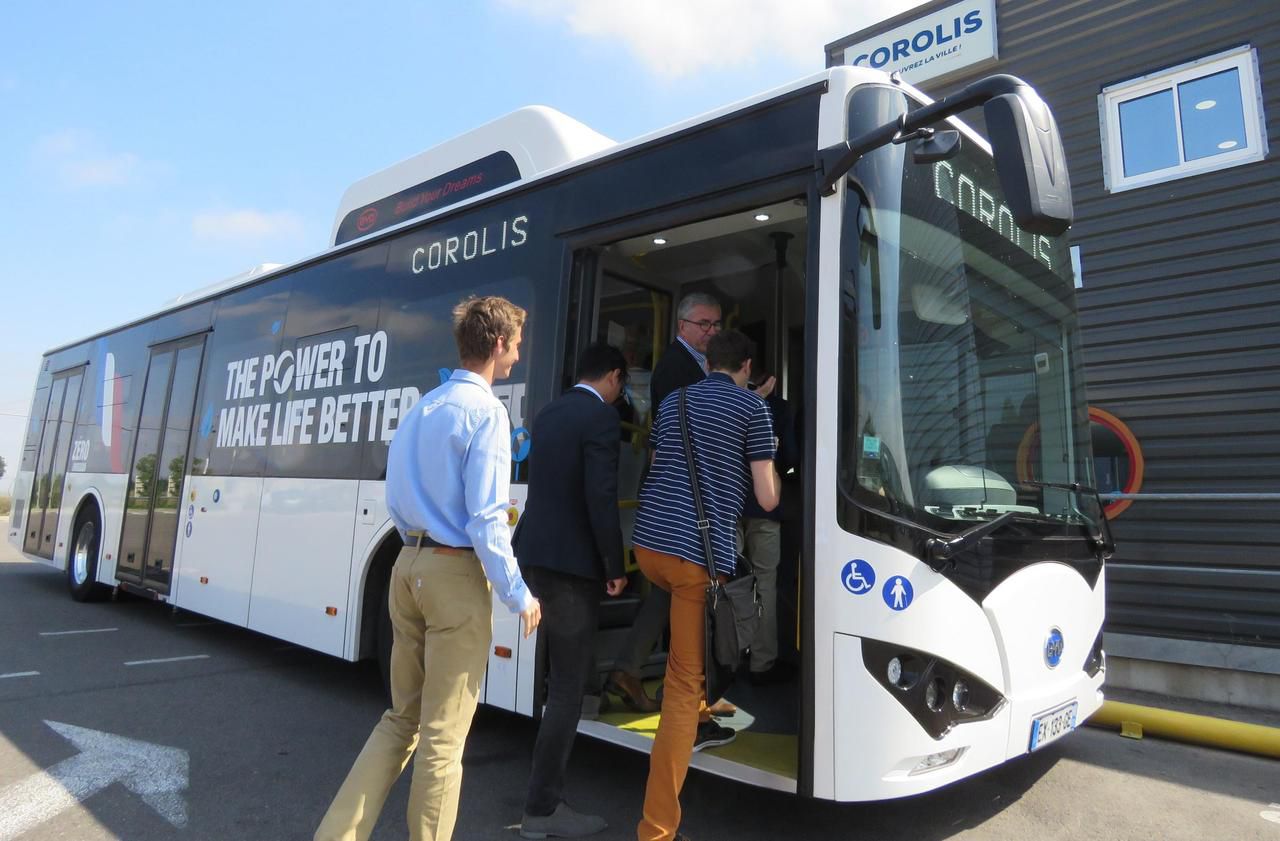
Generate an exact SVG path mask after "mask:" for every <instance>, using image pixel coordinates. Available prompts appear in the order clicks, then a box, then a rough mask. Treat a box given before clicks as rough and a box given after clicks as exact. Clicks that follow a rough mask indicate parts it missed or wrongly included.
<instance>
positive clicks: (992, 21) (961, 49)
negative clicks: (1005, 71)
mask: <svg viewBox="0 0 1280 841" xmlns="http://www.w3.org/2000/svg"><path fill="white" fill-rule="evenodd" d="M860 35H861V33H855V34H854V35H851V36H850V38H859V36H860ZM839 43H840V42H836V44H833V45H832V47H838V45H839ZM997 55H998V51H997V45H996V9H995V0H972V2H965V3H953V4H952V5H950V6H946V7H944V8H942V9H939V10H937V11H935V12H932V13H930V14H928V15H925V16H924V17H920V18H916V19H915V20H912V21H909V22H908V23H904V24H902V25H901V26H896V27H894V28H893V29H890V30H887V31H884V32H880V33H878V34H875V35H871V36H869V37H866V38H859V40H858V41H856V42H854V43H851V44H847V45H845V46H844V51H843V54H841V53H840V52H839V51H838V50H837V49H832V48H831V47H829V48H828V56H829V63H833V64H852V65H854V66H855V67H871V68H874V69H876V70H883V71H885V72H886V73H893V72H900V73H901V74H902V78H903V79H904V80H905V81H907V82H910V83H912V84H919V83H920V82H923V81H925V80H928V79H935V78H937V77H939V76H945V75H947V74H948V73H953V72H955V71H957V70H960V69H962V68H965V67H969V66H971V65H973V64H977V63H978V62H981V61H987V60H990V59H994V58H996V57H997Z"/></svg>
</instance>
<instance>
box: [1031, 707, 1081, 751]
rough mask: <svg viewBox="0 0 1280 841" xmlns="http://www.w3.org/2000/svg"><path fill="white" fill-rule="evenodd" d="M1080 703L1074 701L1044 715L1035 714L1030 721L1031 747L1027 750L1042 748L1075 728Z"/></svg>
mask: <svg viewBox="0 0 1280 841" xmlns="http://www.w3.org/2000/svg"><path fill="white" fill-rule="evenodd" d="M1079 707H1080V705H1079V704H1078V703H1076V702H1075V701H1072V702H1071V703H1070V704H1067V705H1066V706H1063V707H1058V708H1057V709H1056V710H1053V711H1051V712H1047V713H1045V714H1044V715H1040V716H1036V717H1035V718H1034V719H1032V721H1031V747H1030V748H1028V750H1036V749H1038V748H1042V747H1044V746H1045V745H1047V744H1049V743H1050V742H1052V741H1054V740H1055V739H1058V738H1059V737H1061V736H1064V735H1066V734H1067V733H1070V732H1071V731H1072V730H1075V729H1076V711H1077V710H1078V709H1079Z"/></svg>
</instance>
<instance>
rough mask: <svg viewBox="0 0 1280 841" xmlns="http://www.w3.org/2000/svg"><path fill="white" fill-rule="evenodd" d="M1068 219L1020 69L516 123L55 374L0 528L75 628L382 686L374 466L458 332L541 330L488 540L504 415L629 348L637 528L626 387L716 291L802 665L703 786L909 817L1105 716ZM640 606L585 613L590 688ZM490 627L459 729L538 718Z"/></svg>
mask: <svg viewBox="0 0 1280 841" xmlns="http://www.w3.org/2000/svg"><path fill="white" fill-rule="evenodd" d="M972 109H978V110H977V111H976V112H975V116H980V117H981V120H982V121H983V123H984V124H985V130H984V133H985V135H986V137H985V138H984V136H983V135H981V134H979V133H978V132H977V131H975V130H973V129H971V128H969V127H968V126H967V125H965V124H963V123H962V122H960V121H959V119H958V116H957V115H959V114H961V113H962V112H965V111H969V110H972ZM1070 221H1071V193H1070V184H1069V180H1068V177H1067V172H1066V162H1065V158H1064V155H1063V150H1062V143H1061V139H1060V137H1059V135H1058V131H1057V127H1056V124H1055V123H1054V121H1053V117H1052V115H1051V114H1050V112H1049V110H1048V108H1047V107H1046V106H1045V104H1044V103H1043V101H1042V100H1041V99H1040V98H1039V97H1038V95H1037V94H1036V93H1035V91H1034V90H1033V89H1032V88H1031V87H1029V86H1028V85H1026V84H1025V83H1023V82H1021V81H1020V80H1018V79H1015V78H1013V77H1010V76H992V77H989V78H986V79H983V80H981V81H979V82H976V83H974V84H972V85H970V86H968V87H966V88H964V89H963V90H960V91H957V92H955V93H952V94H950V95H948V96H946V97H944V98H942V99H939V100H937V101H931V100H929V99H928V98H926V97H925V96H923V95H922V94H920V93H919V92H917V91H915V90H913V89H912V88H910V87H909V86H907V85H905V84H903V83H902V82H901V81H900V80H898V79H896V78H893V77H890V76H887V75H885V74H883V73H881V72H879V71H875V70H871V69H867V68H857V67H838V68H830V69H828V70H825V71H823V72H822V73H819V74H817V75H813V76H810V77H807V78H805V79H802V80H799V81H797V82H795V83H793V84H790V85H787V86H785V87H782V88H778V89H776V90H773V91H770V92H768V93H765V94H762V95H760V96H757V97H754V98H751V99H748V100H745V101H742V102H739V103H736V104H734V105H731V106H728V107H725V108H722V109H720V110H717V111H714V112H711V113H708V114H706V115H704V116H701V117H698V118H696V119H692V120H688V121H686V122H683V123H679V124H677V125H674V126H672V127H670V128H667V129H664V130H662V131H659V132H656V133H654V134H650V135H646V136H643V137H640V138H639V139H636V140H633V141H630V142H625V143H616V142H614V141H612V140H610V139H609V138H607V137H604V136H603V135H600V134H598V133H596V132H595V131H593V130H591V129H589V128H588V127H586V126H584V125H582V124H581V123H578V122H576V121H574V120H572V119H570V118H569V117H566V116H564V115H563V114H560V113H558V112H555V111H553V110H550V109H547V108H542V107H532V108H525V109H521V110H519V111H517V112H515V113H513V114H510V115H508V116H506V117H503V118H501V119H498V120H497V121H495V122H493V123H490V124H488V125H485V126H482V127H480V128H478V129H475V130H474V131H471V132H468V133H466V134H463V135H461V136H459V137H457V138H455V139H453V140H450V141H448V142H446V143H444V144H442V145H440V146H438V147H436V148H434V149H431V150H429V151H427V152H424V153H422V154H420V155H417V156H415V157H412V158H409V159H408V160H406V161H403V162H401V163H399V164H396V165H394V166H392V167H390V168H388V169H386V170H383V171H381V172H378V173H376V174H374V175H372V176H369V177H368V178H365V179H363V180H361V181H359V182H357V183H355V184H354V185H352V186H351V187H350V188H349V189H348V190H347V192H346V194H345V195H344V196H343V197H342V200H341V203H340V207H339V210H338V213H337V216H336V218H335V222H334V227H333V235H332V243H331V244H330V245H329V246H327V247H326V249H325V250H324V251H323V252H322V253H319V254H317V255H315V256H313V257H310V258H307V259H303V260H300V261H297V262H295V263H292V264H289V265H282V266H264V267H260V268H259V269H255V270H254V271H251V272H248V273H246V274H245V275H241V276H237V277H235V278H231V279H229V280H227V281H225V282H223V283H220V284H215V285H213V286H211V287H208V288H205V289H202V290H198V291H196V292H194V293H189V294H187V295H184V296H182V297H181V298H179V299H177V300H176V301H174V302H171V303H170V304H169V305H168V306H165V307H164V308H162V309H161V310H160V311H158V312H156V313H154V314H152V315H149V316H147V317H145V318H140V319H138V320H136V321H134V322H131V323H128V324H125V325H122V326H120V327H116V328H114V329H110V330H105V331H103V332H102V333H99V334H97V335H94V336H91V337H89V338H87V339H85V340H83V341H78V342H75V343H73V344H69V345H66V346H63V347H58V348H55V349H53V350H51V351H49V352H48V353H47V354H45V355H44V357H43V360H42V361H41V363H40V369H39V375H38V380H37V383H36V389H35V394H34V397H33V401H32V408H31V415H30V425H29V429H28V431H27V435H26V440H25V448H24V451H23V455H22V462H21V466H20V471H19V473H18V476H17V480H16V486H15V494H14V496H15V504H14V507H13V511H12V515H11V519H10V523H9V538H10V541H11V542H13V543H14V544H15V545H16V546H17V547H18V548H19V549H20V550H21V551H22V552H23V553H24V554H25V555H26V556H27V557H28V558H31V559H35V560H39V561H42V562H44V563H46V564H49V565H51V566H53V567H55V568H57V569H60V570H65V574H66V579H67V585H68V587H69V590H70V593H71V595H72V596H73V597H74V598H75V599H78V600H87V599H91V598H95V597H98V596H101V595H103V594H104V593H106V592H109V591H113V592H117V593H118V592H121V591H124V592H130V593H134V594H141V595H144V596H146V597H148V598H152V599H155V600H156V601H159V602H165V603H167V604H169V605H172V606H173V607H174V608H181V609H183V610H186V611H192V612H195V613H197V614H202V615H204V616H207V617H211V618H213V619H217V620H221V621H223V622H227V623H232V624H235V625H240V626H243V627H246V628H249V629H251V630H254V631H257V632H260V633H262V634H266V635H269V636H271V637H276V638H279V639H281V640H286V641H288V642H291V643H295V644H297V645H299V646H305V647H308V648H311V649H314V650H316V651H321V652H325V653H326V654H330V655H333V656H335V657H341V658H345V659H347V660H350V661H356V660H362V659H376V660H379V661H380V662H382V663H383V665H384V668H385V664H386V662H387V658H388V655H389V648H390V627H389V619H388V616H387V581H388V576H389V570H390V566H391V563H392V561H393V559H394V558H395V557H396V554H397V551H398V550H399V548H400V546H401V537H400V535H399V534H398V533H397V532H396V530H395V528H394V527H393V526H392V524H391V522H390V520H389V518H388V515H387V508H386V504H385V500H384V479H385V475H386V460H387V450H388V442H389V441H390V439H391V436H392V435H393V433H394V431H395V428H396V422H397V419H398V418H399V417H400V416H401V415H402V414H403V413H404V412H406V411H408V410H409V408H410V407H411V406H412V405H413V404H414V402H415V401H416V400H417V399H418V397H419V396H420V395H421V394H423V393H425V392H426V391H428V390H429V389H431V388H432V387H434V386H435V385H436V384H438V383H439V382H441V381H442V380H443V379H444V378H446V377H447V376H448V375H449V373H450V370H451V367H452V366H453V365H454V364H456V355H455V354H456V351H455V346H454V341H453V337H452V333H451V324H450V311H451V309H452V308H453V306H454V305H455V304H457V303H458V301H459V300H461V299H462V298H464V297H466V296H468V295H472V294H495V295H502V296H505V297H507V298H509V299H511V300H512V301H514V302H516V303H518V304H519V305H520V306H522V307H524V308H525V309H526V310H527V311H528V313H529V316H528V322H527V324H526V327H525V334H524V335H525V342H524V345H523V347H522V353H521V360H520V363H519V365H517V366H516V368H515V369H514V370H513V372H512V375H511V377H510V379H509V380H507V381H504V382H499V383H498V384H497V385H496V387H495V392H496V394H497V395H498V397H499V398H500V399H501V400H502V401H503V402H504V404H505V405H506V406H507V407H508V409H509V411H510V415H511V420H512V429H513V433H512V453H513V462H512V491H511V501H510V520H511V523H512V524H513V525H514V524H515V522H516V521H517V520H518V518H519V516H520V513H521V511H522V509H523V507H524V501H525V498H526V496H527V487H528V485H527V482H528V479H529V476H528V469H529V464H528V454H529V452H530V451H531V448H533V447H536V446H537V445H538V442H537V441H536V440H531V438H530V433H529V428H530V426H531V423H530V419H531V418H532V417H533V416H534V415H535V414H536V413H537V411H538V409H539V407H541V406H543V405H545V404H547V403H548V402H549V401H550V400H552V399H553V398H554V397H555V396H556V395H557V394H559V393H560V392H561V391H562V390H563V389H565V388H567V387H568V386H569V385H570V384H571V376H572V372H573V370H574V367H575V361H576V359H577V356H578V354H579V353H580V351H581V349H582V348H584V347H586V346H587V345H588V344H589V343H591V342H593V341H601V340H603V341H608V342H610V343H612V344H614V345H616V346H617V347H619V348H621V349H622V351H623V352H624V354H625V355H626V358H627V360H628V365H629V367H630V368H631V371H632V377H631V401H630V405H629V406H627V407H624V409H625V412H626V414H627V417H626V419H625V420H626V423H625V424H624V425H623V429H624V434H623V435H622V439H621V440H620V441H619V451H620V466H619V470H620V477H619V487H620V493H621V495H622V496H623V497H624V498H623V499H622V500H621V501H620V503H619V504H620V506H621V508H622V511H623V519H624V527H625V529H626V531H627V532H628V533H629V526H630V522H631V520H632V519H633V517H634V510H635V507H636V498H637V495H638V487H639V482H640V477H641V472H642V471H641V467H642V465H643V464H644V462H645V460H646V458H647V455H646V452H647V442H646V439H645V433H646V430H647V429H648V428H649V426H650V424H651V423H652V414H653V411H654V408H655V407H653V406H652V405H650V402H649V400H648V392H647V388H646V387H645V382H646V378H647V375H648V372H649V371H651V370H652V369H653V366H654V363H655V361H656V360H657V359H658V358H659V357H660V355H661V354H662V353H663V351H664V349H665V348H666V347H667V346H668V344H669V343H670V342H671V340H672V338H673V328H674V326H675V324H674V322H675V310H676V308H677V305H678V302H679V300H680V299H681V297H682V296H684V295H686V294H689V293H691V292H708V293H710V294H712V295H714V296H716V298H717V299H718V300H720V301H721V302H722V304H723V312H724V317H725V321H726V323H727V324H729V325H730V326H734V327H737V328H738V329H740V330H742V331H744V332H746V333H747V334H748V335H750V336H752V337H753V338H754V339H755V341H756V343H757V345H758V353H757V356H758V357H759V358H758V359H757V364H756V367H757V369H760V368H767V369H768V370H769V371H770V372H773V373H774V374H775V375H776V377H777V383H778V386H777V393H779V394H780V395H782V396H783V397H784V398H785V399H786V400H787V401H788V402H789V403H790V405H791V406H792V408H793V409H794V414H795V416H796V427H797V438H798V439H799V441H800V444H801V447H800V449H801V451H802V454H803V455H802V459H801V464H800V465H799V466H798V467H796V468H795V469H793V470H791V471H789V472H788V474H787V476H786V477H785V478H784V482H783V485H784V490H783V498H784V505H785V506H786V516H785V520H784V523H783V541H782V542H783V547H784V559H783V564H782V570H781V573H780V586H779V597H778V599H779V614H780V616H781V617H785V621H780V623H779V624H780V626H781V627H783V628H784V629H785V631H784V632H783V633H782V636H784V637H785V639H784V640H783V643H784V648H783V651H784V656H790V657H792V658H794V662H795V663H796V664H797V665H798V668H797V670H796V676H795V678H794V680H792V681H791V682H790V683H782V684H778V685H771V686H755V685H753V684H751V683H749V682H747V681H740V682H739V683H738V684H736V685H735V687H734V688H733V689H732V690H731V691H730V693H729V698H730V700H732V701H734V702H735V703H736V704H737V707H738V712H737V713H735V714H734V716H733V717H732V718H730V719H727V720H726V721H727V723H728V724H729V726H732V727H733V728H734V729H735V730H737V731H738V738H737V739H736V740H735V741H734V742H732V743H730V744H728V745H725V746H723V747H718V748H714V749H709V750H706V751H701V752H699V753H697V754H696V755H695V756H694V760H693V765H694V767H698V768H702V769H704V770H706V771H708V772H711V773H715V774H720V775H723V776H726V777H730V778H734V779H737V780H742V781H745V782H748V783H751V784H755V785H758V786H764V787H769V788H773V789H778V790H782V791H787V792H796V793H798V794H800V795H803V796H808V797H815V798H826V799H832V800H837V801H865V800H880V799H886V798H894V797H901V796H905V795H911V794H916V793H919V792H924V791H928V790H931V789H936V788H938V787H939V786H942V785H946V784H948V783H951V782H953V781H956V780H959V779H962V778H965V777H967V776H970V775H972V774H974V773H976V772H978V771H980V770H983V769H987V768H991V767H993V766H996V765H999V764H1001V763H1003V762H1005V761H1006V760H1009V759H1011V758H1014V757H1018V756H1021V755H1023V754H1027V753H1028V752H1030V751H1034V750H1039V749H1040V748H1042V747H1044V746H1045V745H1048V744H1051V743H1052V742H1053V741H1054V740H1056V739H1058V738H1060V737H1061V736H1063V735H1064V734H1066V733H1069V732H1070V731H1071V730H1072V729H1074V728H1075V727H1076V726H1077V724H1078V723H1080V722H1081V721H1083V720H1084V719H1085V718H1086V717H1087V716H1088V715H1090V714H1091V713H1092V712H1093V711H1094V710H1096V709H1097V708H1098V707H1099V705H1100V704H1101V703H1102V691H1101V686H1102V681H1103V676H1104V669H1105V655H1104V654H1103V651H1102V648H1101V640H1102V635H1101V628H1102V620H1103V596H1104V577H1103V566H1104V562H1105V560H1106V558H1107V557H1108V555H1109V554H1110V552H1111V551H1112V550H1111V542H1110V537H1109V532H1108V531H1107V524H1106V520H1105V517H1104V516H1103V512H1102V509H1101V506H1100V505H1099V502H1098V499H1097V496H1096V494H1095V492H1094V491H1093V490H1092V489H1091V485H1092V484H1093V483H1092V469H1093V468H1092V459H1091V452H1090V437H1089V428H1088V416H1087V406H1086V401H1085V393H1084V384H1083V380H1082V372H1081V362H1082V360H1081V351H1080V342H1079V328H1078V325H1077V317H1076V306H1075V297H1074V295H1075V292H1074V283H1073V276H1072V272H1071V260H1070V255H1069V251H1068V246H1067V242H1066V239H1065V236H1064V235H1065V232H1066V230H1067V228H1068V226H1069V224H1070ZM645 586H646V584H645V582H644V581H643V580H642V576H640V575H639V574H638V573H637V574H635V575H634V576H633V582H632V586H631V587H629V588H628V593H627V594H626V595H625V596H624V597H623V598H620V599H616V600H612V599H605V598H603V595H602V601H604V602H605V604H604V605H603V607H602V611H601V618H600V628H601V633H600V635H599V640H600V642H599V647H598V648H599V650H598V666H599V669H600V672H601V674H604V673H605V672H607V671H608V670H609V669H610V668H612V665H613V660H614V658H615V657H616V656H617V653H618V648H619V646H620V643H621V640H622V638H623V637H625V635H626V632H627V629H628V627H629V626H630V624H631V622H632V621H633V618H634V616H635V613H636V609H637V604H638V601H639V598H640V594H641V593H642V592H643V590H644V588H645ZM493 626H494V627H493V648H492V650H491V652H490V657H489V663H488V669H487V673H486V677H485V683H484V693H483V698H482V700H483V702H484V703H486V704H489V705H491V706H494V707H498V708H502V709H506V710H511V711H514V712H516V713H519V714H523V715H526V716H535V717H536V716H537V715H538V713H539V711H540V710H541V707H542V698H543V691H544V690H543V674H544V670H545V666H544V663H543V662H542V661H541V659H540V657H539V646H538V638H537V636H536V635H535V636H534V637H532V638H530V639H529V640H523V639H521V635H520V629H519V624H518V618H517V617H516V616H514V615H512V614H511V613H509V612H508V611H507V610H505V609H503V608H502V607H501V605H497V606H496V608H495V611H494V620H493ZM664 656H665V655H664V652H663V651H662V650H661V646H660V645H659V649H658V650H656V651H655V652H654V653H653V655H652V656H651V657H650V658H649V661H648V663H647V664H646V667H645V668H646V676H647V677H648V678H649V679H650V681H651V684H650V685H651V687H652V685H653V682H656V680H657V679H658V678H659V677H660V676H661V673H662V669H663V662H664ZM650 691H651V692H652V688H651V690H650ZM656 723H657V717H656V716H653V715H643V714H639V713H631V712H629V711H628V710H626V709H623V708H621V707H620V706H617V705H614V706H610V707H609V708H608V709H606V710H604V711H603V712H602V713H601V714H600V715H599V716H598V717H596V718H592V719H584V720H583V721H582V722H581V732H584V733H587V734H590V735H591V736H594V737H597V738H600V739H604V740H607V741H610V742H614V743H617V744H620V745H623V746H626V747H629V748H632V749H635V750H639V751H647V750H649V748H650V746H651V744H652V736H653V733H654V730H655V727H656Z"/></svg>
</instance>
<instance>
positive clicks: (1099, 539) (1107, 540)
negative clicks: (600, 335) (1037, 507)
mask: <svg viewBox="0 0 1280 841" xmlns="http://www.w3.org/2000/svg"><path fill="white" fill-rule="evenodd" d="M1013 484H1015V485H1026V486H1028V487H1032V488H1054V489H1056V490H1060V491H1074V492H1076V493H1078V494H1088V495H1089V496H1092V497H1093V498H1094V500H1095V501H1096V502H1097V503H1098V513H1099V514H1100V515H1101V516H1102V520H1101V521H1100V522H1099V523H1098V530H1097V531H1096V532H1095V531H1093V530H1092V529H1091V530H1090V531H1089V541H1090V542H1091V543H1093V548H1094V549H1095V550H1097V552H1098V560H1100V561H1101V560H1106V559H1107V558H1109V557H1111V556H1112V555H1114V554H1115V553H1116V544H1115V541H1114V540H1112V539H1111V530H1110V529H1108V528H1107V515H1106V506H1104V505H1103V504H1102V496H1101V495H1100V494H1099V493H1098V489H1097V488H1091V487H1089V486H1088V485H1086V484H1084V483H1082V482H1038V481H1036V480H1035V479H1027V480H1025V481H1020V482H1014V483H1013ZM1084 519H1085V522H1088V523H1089V524H1090V525H1092V524H1093V523H1092V520H1091V519H1090V518H1089V517H1085V518H1084Z"/></svg>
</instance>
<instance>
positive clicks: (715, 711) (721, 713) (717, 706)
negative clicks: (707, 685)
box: [707, 698, 738, 718]
mask: <svg viewBox="0 0 1280 841" xmlns="http://www.w3.org/2000/svg"><path fill="white" fill-rule="evenodd" d="M737 711H738V708H737V707H736V706H734V705H733V704H732V703H731V702H729V701H726V700H725V699H724V698H721V699H720V700H719V701H716V702H715V703H714V704H712V705H711V706H709V707H707V712H709V713H711V714H712V715H714V716H715V717H716V718H728V717H729V716H731V715H733V714H734V713H736V712H737Z"/></svg>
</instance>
